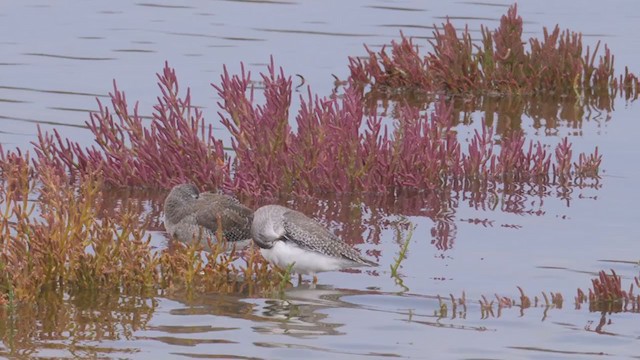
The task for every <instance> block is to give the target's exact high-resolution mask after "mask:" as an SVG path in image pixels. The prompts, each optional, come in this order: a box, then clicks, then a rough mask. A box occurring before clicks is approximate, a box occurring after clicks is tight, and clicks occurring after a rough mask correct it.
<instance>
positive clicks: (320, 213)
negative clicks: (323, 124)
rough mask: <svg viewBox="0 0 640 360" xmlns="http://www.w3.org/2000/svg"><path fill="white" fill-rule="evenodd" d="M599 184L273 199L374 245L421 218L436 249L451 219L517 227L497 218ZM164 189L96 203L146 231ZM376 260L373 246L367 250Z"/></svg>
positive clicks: (447, 242)
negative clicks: (464, 214) (461, 211)
mask: <svg viewBox="0 0 640 360" xmlns="http://www.w3.org/2000/svg"><path fill="white" fill-rule="evenodd" d="M601 186H602V185H601V184H600V183H599V182H598V181H595V182H593V183H578V184H573V185H572V187H566V186H552V185H544V184H523V183H506V184H488V185H487V186H486V187H474V186H473V185H472V184H468V183H464V184H452V185H450V186H447V187H443V188H438V189H436V190H428V191H407V192H404V193H397V194H390V193H389V194H360V195H354V194H327V195H326V196H325V197H324V198H323V199H317V198H313V197H289V198H281V199H280V200H279V201H278V202H279V203H280V204H281V205H285V206H288V207H291V208H293V209H296V210H298V211H301V212H303V213H305V214H307V215H309V216H311V217H313V218H315V219H317V220H318V221H320V222H321V223H323V224H325V225H326V226H328V227H329V228H330V229H331V230H332V231H333V232H334V233H335V234H337V235H338V236H339V237H341V238H342V239H345V241H347V242H349V243H351V244H363V243H366V244H372V245H374V246H379V245H380V244H381V242H382V240H381V234H382V232H383V231H384V230H388V229H393V230H397V231H399V232H400V235H401V237H402V238H404V237H405V236H406V234H407V232H408V230H409V228H410V226H411V224H410V222H408V221H407V217H422V218H427V219H429V220H431V221H432V222H433V225H432V227H431V231H430V235H431V244H433V245H434V246H435V247H436V248H437V249H438V250H441V251H444V250H448V249H451V248H452V247H453V246H454V244H455V238H456V229H457V224H458V223H461V222H465V223H471V224H477V225H479V226H484V227H487V226H489V227H494V226H501V227H510V228H519V226H518V225H514V224H511V223H500V222H499V221H500V218H501V217H502V216H500V215H498V214H499V213H507V214H514V215H521V216H544V215H545V214H546V210H545V209H544V204H545V201H549V200H548V199H547V198H550V199H559V200H561V201H562V203H563V204H564V206H566V207H567V208H569V207H570V206H571V203H572V201H575V200H582V201H584V200H589V199H593V198H594V197H593V196H589V194H590V192H591V191H597V190H598V189H600V187H601ZM166 194H167V191H165V190H149V189H126V188H125V189H110V190H109V191H105V192H104V193H103V194H102V198H101V202H100V203H99V204H98V208H99V209H101V214H102V216H103V217H105V218H114V217H115V216H117V215H118V214H121V213H122V212H123V211H125V210H127V209H129V210H134V211H136V212H137V213H139V214H140V219H141V220H140V223H141V224H145V223H146V224H147V226H148V230H151V231H161V232H162V231H164V226H163V223H162V219H163V213H162V204H163V201H164V198H165V197H166ZM241 200H242V202H243V203H245V204H246V205H248V206H249V207H250V208H257V207H258V206H261V205H264V204H263V202H260V201H259V200H258V199H241ZM461 206H463V207H465V208H470V209H474V210H477V211H482V212H484V213H485V214H486V216H489V218H464V219H460V218H458V217H457V215H456V214H457V211H458V208H459V207H461ZM368 255H369V256H373V257H375V258H376V260H377V261H379V260H380V257H381V256H382V254H381V253H380V251H379V249H372V250H370V251H369V252H368Z"/></svg>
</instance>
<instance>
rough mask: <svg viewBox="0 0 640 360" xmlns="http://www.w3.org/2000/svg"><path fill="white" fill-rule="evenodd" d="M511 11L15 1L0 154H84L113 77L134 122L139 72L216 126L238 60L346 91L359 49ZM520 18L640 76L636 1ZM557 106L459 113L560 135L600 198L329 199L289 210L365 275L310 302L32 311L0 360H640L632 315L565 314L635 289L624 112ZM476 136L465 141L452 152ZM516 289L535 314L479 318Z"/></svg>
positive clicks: (328, 281) (331, 281) (529, 193)
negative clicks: (608, 289) (64, 149)
mask: <svg viewBox="0 0 640 360" xmlns="http://www.w3.org/2000/svg"><path fill="white" fill-rule="evenodd" d="M508 5H509V3H505V4H494V3H483V2H434V3H428V4H425V3H423V2H420V1H413V2H393V1H371V0H362V1H349V2H344V1H342V2H330V3H324V2H323V3H320V2H317V3H306V2H295V1H260V2H239V1H206V2H205V1H197V2H191V3H189V4H188V5H187V6H183V5H181V4H178V3H171V2H164V3H148V2H147V3H137V4H128V3H125V2H111V3H108V4H107V3H104V4H95V3H91V4H90V3H86V2H81V1H68V2H62V3H55V4H54V3H50V2H45V1H41V2H40V1H21V2H12V3H9V4H5V5H4V6H3V7H2V9H0V23H1V24H2V25H0V29H2V31H0V43H1V44H2V48H3V54H4V56H3V59H2V60H1V61H0V79H1V80H0V119H1V122H0V143H2V144H3V145H4V146H5V147H7V148H9V147H13V146H20V147H23V148H24V147H29V142H30V141H32V140H34V138H35V134H36V132H37V128H36V125H40V126H41V127H42V128H43V129H52V128H58V129H59V130H60V131H61V132H62V134H63V135H65V136H67V137H74V138H77V139H82V141H86V143H87V144H90V143H91V140H92V139H91V137H90V136H88V135H89V132H88V131H87V130H86V129H84V128H83V127H84V125H83V124H84V122H85V121H87V120H88V113H87V112H88V111H89V110H95V109H96V108H97V106H96V102H95V100H94V98H95V97H96V96H98V97H100V98H101V99H102V101H105V99H106V98H104V97H105V96H106V95H107V93H108V92H109V91H111V81H112V79H114V78H115V79H116V80H117V82H118V86H119V87H120V89H122V90H125V91H126V92H127V96H128V99H129V101H130V103H133V101H135V100H139V101H140V106H141V112H142V113H143V114H149V113H150V111H151V106H152V105H153V103H154V101H155V97H156V96H157V94H158V92H157V90H156V87H155V82H156V78H155V75H154V74H155V73H156V72H158V71H160V70H161V68H162V65H163V63H164V61H165V60H167V61H169V64H170V65H171V66H173V67H175V68H176V71H177V73H178V77H179V80H180V81H181V84H182V86H183V87H185V86H189V87H191V90H192V95H193V98H194V102H195V104H197V105H201V106H203V107H204V109H205V110H204V111H205V116H207V119H208V120H209V121H211V122H213V123H216V124H217V115H216V111H217V106H216V104H215V103H216V101H217V99H216V93H215V91H214V90H213V89H212V88H211V87H210V85H209V84H210V83H212V82H214V83H217V82H218V80H219V75H220V74H221V72H222V65H223V64H226V65H227V66H228V67H229V68H230V70H231V71H232V72H235V71H237V70H238V69H239V63H240V62H241V61H242V62H244V63H245V64H246V66H247V68H248V69H250V70H252V71H254V73H256V74H257V72H259V71H264V69H265V64H266V63H268V61H269V56H270V55H273V56H274V58H275V61H276V64H277V65H279V66H282V67H283V68H284V69H285V71H286V72H287V73H288V74H292V75H293V74H300V75H302V76H303V77H304V79H305V85H310V86H311V87H312V90H313V91H314V92H317V93H319V94H329V93H330V92H331V89H332V88H333V86H334V84H333V81H334V78H333V77H332V76H331V75H332V74H335V75H336V76H338V77H339V78H345V77H346V76H347V66H346V65H347V63H348V61H347V57H348V56H357V55H363V54H364V48H363V47H362V44H364V43H366V44H368V45H369V46H370V47H372V48H374V49H377V48H378V47H379V46H380V45H382V44H386V43H389V42H390V41H391V40H392V39H397V38H398V34H399V30H402V31H403V32H404V33H405V34H406V35H412V36H417V37H429V36H431V32H432V29H431V28H430V26H431V25H432V24H433V23H438V24H439V23H441V22H442V21H444V19H445V17H446V16H449V17H450V18H451V19H452V21H453V22H454V24H456V25H457V26H458V27H459V28H461V27H462V26H463V25H464V24H465V23H468V24H469V28H470V30H472V31H474V32H473V33H472V34H475V35H477V34H478V33H477V29H479V27H480V24H485V25H488V26H489V27H492V28H493V27H495V26H497V22H498V20H499V18H500V16H501V15H502V14H503V13H505V12H506V9H507V7H508ZM518 5H519V13H520V15H521V16H522V17H523V18H524V20H525V31H526V32H527V34H528V35H531V36H534V35H535V36H539V35H541V33H542V31H541V29H542V27H543V26H553V25H554V24H556V23H560V24H561V25H562V28H569V29H572V30H575V31H581V32H583V33H584V34H585V38H584V40H585V42H586V43H587V44H589V45H592V46H593V45H594V44H595V43H596V42H597V41H598V40H601V41H603V42H605V43H607V44H608V45H609V47H610V48H611V49H612V52H613V53H614V54H615V57H616V64H617V72H621V71H622V70H623V69H624V66H625V65H627V66H629V68H630V70H632V71H635V72H638V71H640V36H639V35H638V34H639V33H640V31H639V30H640V25H639V24H640V22H638V19H639V18H640V16H639V15H637V14H638V13H640V12H639V11H638V10H640V4H637V3H636V2H635V1H618V2H616V3H615V6H614V5H610V4H608V3H606V2H600V1H563V2H549V1H532V0H531V1H520V2H519V4H518ZM420 41H425V40H420ZM420 41H417V43H419V44H424V43H421V42H420ZM295 80H296V81H297V80H298V78H295ZM303 93H304V91H303ZM294 99H295V97H294ZM553 104H555V103H553ZM553 104H551V105H548V106H549V107H550V108H551V109H552V110H548V111H547V112H546V115H540V114H537V113H534V112H525V116H524V117H523V118H522V121H520V120H519V116H515V115H513V114H519V112H518V111H515V112H513V114H512V112H509V111H508V110H505V108H507V107H506V106H504V105H502V106H500V105H498V106H496V107H494V109H495V110H492V111H490V112H489V113H486V112H484V111H478V110H476V111H473V112H471V113H470V115H469V116H470V117H471V120H472V122H473V124H475V125H477V124H478V123H479V122H480V119H481V117H482V116H489V115H494V116H495V118H496V125H497V126H498V127H500V126H519V127H521V128H522V129H524V130H525V132H526V133H527V134H528V135H529V138H531V139H535V140H538V139H539V140H541V141H543V142H544V143H547V144H555V143H557V141H558V140H559V139H560V138H561V137H562V136H565V135H567V136H569V137H570V140H571V141H572V142H573V144H574V145H573V149H574V153H577V152H582V151H588V152H591V151H593V148H594V147H595V146H596V145H597V146H598V147H599V149H600V152H601V153H602V154H603V155H604V160H603V169H604V176H603V178H602V179H601V181H600V183H599V184H598V185H597V188H593V187H586V188H582V189H580V188H574V189H573V191H572V192H570V193H568V194H567V193H563V192H562V190H561V189H556V188H553V187H551V188H548V189H546V193H547V195H545V196H542V197H541V196H536V195H533V194H534V193H535V191H534V190H535V189H530V188H528V187H526V186H525V187H523V188H520V189H516V190H514V191H513V193H511V194H504V193H501V192H496V193H495V194H492V196H493V197H494V199H493V200H497V201H495V204H496V205H495V206H484V207H483V206H478V207H476V206H473V202H472V201H471V200H469V199H468V198H466V195H468V194H464V193H452V194H448V195H442V196H441V197H440V198H438V199H439V200H438V199H435V200H434V199H433V198H430V197H428V196H424V197H417V198H415V197H414V198H410V199H400V200H398V201H396V202H393V203H389V202H385V201H383V200H380V199H371V200H370V201H368V202H367V203H365V204H356V205H359V206H344V205H343V203H341V202H340V201H335V200H332V199H329V200H327V202H326V206H318V204H315V205H313V204H312V205H308V204H304V203H302V202H296V201H294V202H292V203H291V204H290V205H292V206H293V205H295V206H296V207H297V208H299V209H305V212H307V213H310V214H313V215H314V216H315V217H318V218H320V219H322V220H323V221H324V222H325V223H327V224H329V225H330V226H331V227H332V229H333V230H334V231H336V232H338V233H340V234H341V235H344V236H345V237H346V238H348V241H350V242H352V243H354V244H355V245H356V246H357V247H358V248H359V249H360V250H361V251H362V252H363V253H365V254H366V255H367V256H368V257H369V258H372V259H375V260H376V261H377V262H379V263H380V266H379V267H378V268H376V269H369V270H364V271H360V272H335V273H326V274H321V275H320V281H319V283H320V285H319V286H318V288H317V289H314V290H312V289H308V287H307V286H306V285H302V286H301V287H298V288H294V289H292V290H289V291H287V292H286V294H285V296H284V298H283V299H279V298H274V299H260V298H259V299H254V298H241V297H231V296H220V295H218V294H207V295H203V296H198V297H196V298H194V299H189V298H188V297H187V296H183V297H180V296H178V295H174V296H172V297H162V296H160V297H156V298H153V299H139V298H131V297H116V296H109V295H108V294H107V295H105V294H102V295H100V296H98V295H93V296H89V295H77V296H66V295H65V296H57V297H56V296H52V297H51V298H47V299H44V300H43V303H42V304H38V305H37V306H36V307H35V308H36V310H37V311H34V307H33V306H32V305H31V304H30V305H28V307H29V309H20V308H18V309H15V310H14V311H13V312H10V313H5V315H6V314H8V315H6V316H3V317H2V318H3V319H6V321H4V322H3V323H2V324H0V332H1V333H2V337H1V338H0V355H3V356H7V357H12V356H18V355H23V356H27V355H28V356H33V357H35V356H41V357H72V356H80V357H88V356H100V357H118V358H149V357H151V356H157V357H167V358H171V357H175V358H178V357H207V358H216V357H217V358H232V357H235V358H264V359H280V358H301V357H305V358H311V357H314V358H327V357H329V356H331V357H336V358H355V357H363V356H366V357H370V358H387V357H390V358H394V357H401V358H439V359H441V358H452V359H460V358H487V359H519V358H523V359H524V358H527V359H528V358H542V359H548V358H573V357H580V358H582V357H588V356H594V357H595V356H599V357H602V356H606V357H609V358H637V356H638V355H637V354H638V349H640V344H639V341H638V339H640V331H639V330H638V327H637V322H638V313H635V312H621V313H612V314H608V313H604V314H603V313H601V312H591V311H589V309H588V305H583V306H582V307H581V308H580V309H576V307H575V304H574V297H575V296H576V288H578V287H579V288H581V289H584V290H586V289H588V288H589V287H590V285H591V279H592V278H593V277H594V276H595V275H596V274H597V272H598V271H600V270H608V269H614V270H615V271H616V273H618V274H619V275H622V278H623V284H626V286H628V284H630V281H631V279H632V278H633V277H634V276H637V275H638V273H639V271H638V270H639V268H638V261H639V260H640V251H639V249H640V247H639V246H638V245H637V240H638V239H639V238H640V230H639V228H638V226H637V223H638V220H639V217H638V214H637V211H636V208H637V206H638V204H639V203H640V192H638V191H637V190H636V189H635V188H633V186H635V185H636V184H637V183H638V181H639V180H640V166H638V162H637V158H638V156H639V155H640V150H639V149H638V146H637V139H636V138H635V135H636V134H638V133H640V123H639V122H638V121H637V120H638V118H639V115H640V111H639V108H638V104H637V103H629V102H625V101H624V100H622V99H617V100H616V101H615V102H614V104H613V106H612V107H610V109H609V110H608V111H607V110H606V108H605V109H603V108H599V109H598V108H593V109H591V110H590V111H586V112H585V113H584V114H581V115H580V116H578V117H577V118H570V116H568V115H566V114H567V112H569V110H571V107H572V106H573V104H565V105H564V106H563V108H561V109H558V110H555V108H554V107H553ZM561 111H562V115H557V116H554V115H551V116H549V114H560V112H561ZM514 117H515V118H514ZM501 124H502V125H501ZM475 125H471V126H466V125H460V126H459V127H458V131H459V132H460V136H462V137H464V136H465V135H467V134H469V133H470V132H471V131H473V129H474V126H475ZM85 139H86V140H85ZM120 196H121V197H120V200H117V201H115V200H114V202H112V203H109V204H112V207H113V208H117V207H118V206H119V205H120V204H121V203H122V202H123V201H130V200H127V198H126V197H122V194H120ZM123 198H124V200H122V199H123ZM143 198H144V199H146V197H143ZM150 198H151V200H143V201H142V203H141V208H142V209H144V210H145V214H147V215H149V216H151V217H152V218H153V219H154V221H153V222H152V225H151V229H150V231H151V232H152V234H153V241H154V245H155V246H157V247H162V246H165V243H166V239H165V237H164V235H163V233H162V226H161V222H160V218H161V213H159V209H160V206H159V204H160V203H159V200H160V199H161V194H160V195H158V196H156V197H155V199H153V196H150ZM442 199H445V200H446V201H443V200H442ZM493 200H492V201H493ZM341 204H342V205H341ZM105 206H107V207H109V206H108V204H107V205H105ZM305 206H306V207H305ZM407 224H410V225H412V226H415V229H414V231H413V236H412V237H411V240H410V241H411V243H410V244H409V250H408V256H407V259H406V260H404V261H403V262H402V265H401V269H400V273H401V278H402V281H403V284H404V286H405V287H404V288H403V287H402V286H400V285H398V284H397V283H396V281H395V279H393V278H391V277H390V271H389V266H390V264H392V263H393V262H394V258H396V257H397V256H398V253H399V251H400V247H401V244H402V242H403V241H404V240H405V239H406V237H407V230H406V229H407V226H408V225H407ZM398 234H399V236H398ZM517 286H520V287H522V288H523V290H524V291H525V293H526V294H527V295H528V296H529V297H531V299H532V300H533V298H534V296H537V297H538V298H539V301H538V304H537V305H538V306H533V307H531V308H528V309H523V310H521V309H520V308H519V307H511V308H504V309H501V310H500V312H499V310H498V307H497V304H494V305H493V307H492V309H493V313H486V312H485V311H483V309H482V307H481V305H480V304H479V300H480V299H482V296H486V297H487V298H488V299H489V300H495V296H494V295H495V294H498V295H500V296H508V297H510V298H514V299H516V300H517V299H519V297H520V293H519V291H518V289H517ZM463 292H464V294H465V297H466V300H467V301H466V309H463V308H462V307H461V306H458V307H457V308H456V311H455V313H454V312H453V311H452V305H451V301H450V300H448V298H449V295H450V294H452V295H453V296H454V297H456V298H459V297H461V296H462V294H463ZM542 292H545V293H546V294H549V293H550V292H559V293H561V294H562V295H563V298H564V301H563V303H562V307H561V308H559V307H558V306H557V304H556V305H554V306H543V304H544V300H543V299H542ZM438 296H441V297H442V298H443V300H442V301H443V303H444V304H446V305H447V307H446V311H443V310H444V308H443V307H441V303H440V301H439V300H438ZM5 311H6V310H5Z"/></svg>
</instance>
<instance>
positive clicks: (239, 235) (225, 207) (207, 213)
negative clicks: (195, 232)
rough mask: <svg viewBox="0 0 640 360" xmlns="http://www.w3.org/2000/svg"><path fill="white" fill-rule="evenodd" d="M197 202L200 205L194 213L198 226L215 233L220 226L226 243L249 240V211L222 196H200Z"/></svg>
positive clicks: (250, 218)
mask: <svg viewBox="0 0 640 360" xmlns="http://www.w3.org/2000/svg"><path fill="white" fill-rule="evenodd" d="M203 195H204V196H203ZM198 201H200V202H201V204H202V205H201V206H199V209H198V211H197V213H196V223H197V224H198V225H200V226H202V227H204V228H206V229H208V230H210V231H212V232H214V233H215V232H216V231H217V230H218V224H220V225H221V226H222V231H223V233H224V235H225V237H226V238H227V240H228V241H239V240H244V239H250V238H251V221H252V219H253V212H252V211H251V209H249V208H247V207H246V206H244V205H242V204H240V203H239V202H237V201H235V200H234V199H233V198H231V197H228V196H223V195H216V194H209V195H206V194H201V196H200V198H199V199H198Z"/></svg>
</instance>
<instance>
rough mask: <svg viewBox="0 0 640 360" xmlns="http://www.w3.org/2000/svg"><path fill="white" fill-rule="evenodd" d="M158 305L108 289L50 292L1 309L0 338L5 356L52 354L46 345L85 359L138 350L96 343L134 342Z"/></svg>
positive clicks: (0, 352)
mask: <svg viewBox="0 0 640 360" xmlns="http://www.w3.org/2000/svg"><path fill="white" fill-rule="evenodd" d="M156 306H157V300H156V299H154V298H146V297H137V296H123V295H119V294H115V293H105V292H85V293H78V294H71V295H68V296H67V295H62V294H60V293H57V292H56V291H45V292H44V293H43V294H42V295H41V296H39V297H38V298H37V300H36V301H35V303H33V304H31V303H25V304H17V305H14V306H8V307H4V308H0V340H1V343H2V344H4V349H3V348H2V347H0V355H2V356H25V355H33V354H36V353H42V354H47V349H51V350H54V349H57V350H61V349H64V350H66V352H65V353H64V354H65V356H75V357H83V358H86V357H96V356H98V355H99V354H105V353H109V352H112V351H117V352H122V353H134V352H136V351H137V350H136V349H135V348H131V347H121V346H119V347H118V349H116V348H113V349H110V348H109V347H103V346H101V345H99V343H97V342H100V341H107V340H112V341H116V340H133V338H134V333H135V332H136V331H138V330H140V329H143V328H145V327H146V326H147V324H148V323H149V321H150V320H151V317H152V315H153V313H154V311H155V309H156ZM56 344H57V345H56ZM54 354H55V353H54Z"/></svg>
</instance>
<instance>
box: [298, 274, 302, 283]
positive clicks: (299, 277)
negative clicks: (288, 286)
mask: <svg viewBox="0 0 640 360" xmlns="http://www.w3.org/2000/svg"><path fill="white" fill-rule="evenodd" d="M300 285H302V274H298V286H300Z"/></svg>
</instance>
